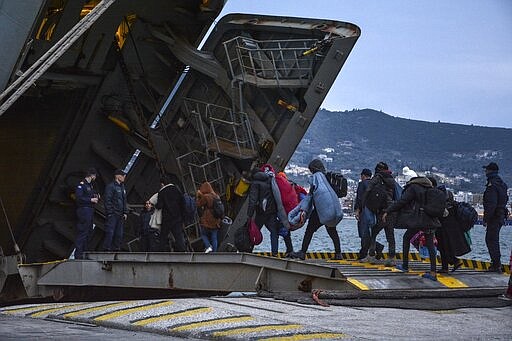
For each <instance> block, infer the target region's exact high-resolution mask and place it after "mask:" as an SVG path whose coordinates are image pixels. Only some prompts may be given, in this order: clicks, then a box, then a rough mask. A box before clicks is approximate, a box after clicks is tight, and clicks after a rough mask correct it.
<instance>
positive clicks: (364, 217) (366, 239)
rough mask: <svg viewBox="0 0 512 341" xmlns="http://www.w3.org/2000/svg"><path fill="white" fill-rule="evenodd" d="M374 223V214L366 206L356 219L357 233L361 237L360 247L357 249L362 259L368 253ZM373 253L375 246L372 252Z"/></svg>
mask: <svg viewBox="0 0 512 341" xmlns="http://www.w3.org/2000/svg"><path fill="white" fill-rule="evenodd" d="M374 225H375V214H373V212H372V211H370V210H369V209H368V208H366V207H365V208H364V209H363V211H362V212H361V215H360V217H359V220H358V221H357V233H358V235H359V238H361V249H360V250H359V258H360V259H362V258H364V257H366V256H367V255H368V250H369V249H370V244H371V234H372V232H371V231H372V228H373V226H374ZM373 255H375V247H374V254H373Z"/></svg>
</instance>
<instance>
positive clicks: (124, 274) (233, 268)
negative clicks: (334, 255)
mask: <svg viewBox="0 0 512 341" xmlns="http://www.w3.org/2000/svg"><path fill="white" fill-rule="evenodd" d="M19 271H20V275H21V278H22V280H23V282H24V285H25V288H26V289H27V293H28V296H30V297H37V296H43V297H44V296H52V295H55V292H56V291H59V290H60V289H62V288H76V289H78V288H79V287H82V288H83V287H96V288H119V289H120V290H121V291H122V290H125V289H126V288H130V289H137V288H138V289H158V290H167V291H168V292H169V293H170V291H169V290H187V291H210V292H233V291H241V292H244V291H250V292H254V291H270V292H283V291H286V292H298V291H306V292H310V291H311V290H313V289H330V290H342V291H357V290H358V288H357V287H356V286H355V285H353V284H351V283H350V282H348V281H347V279H346V278H345V276H343V275H342V274H341V273H340V272H339V271H338V270H337V269H335V268H334V267H332V266H328V265H318V264H309V263H304V262H296V261H293V260H285V259H279V258H271V257H265V256H258V255H254V254H245V253H216V254H214V255H212V254H204V253H123V252H113V253H89V254H87V259H85V260H67V261H62V262H52V263H38V264H27V265H22V266H20V267H19Z"/></svg>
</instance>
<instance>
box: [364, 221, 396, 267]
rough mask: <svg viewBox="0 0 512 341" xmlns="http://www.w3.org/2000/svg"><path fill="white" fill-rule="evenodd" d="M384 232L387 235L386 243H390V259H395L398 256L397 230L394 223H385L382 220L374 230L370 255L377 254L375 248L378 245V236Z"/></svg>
mask: <svg viewBox="0 0 512 341" xmlns="http://www.w3.org/2000/svg"><path fill="white" fill-rule="evenodd" d="M382 230H384V232H385V233H386V241H387V242H388V252H389V257H390V258H394V257H395V255H396V243H395V228H394V223H393V222H392V221H386V222H383V221H382V220H381V219H380V218H379V219H378V221H377V223H376V224H375V225H374V226H373V228H372V234H371V237H370V239H371V241H370V255H372V256H373V255H374V254H375V247H376V243H377V236H378V235H379V233H380V231H382Z"/></svg>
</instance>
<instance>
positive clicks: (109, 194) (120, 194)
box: [103, 169, 128, 251]
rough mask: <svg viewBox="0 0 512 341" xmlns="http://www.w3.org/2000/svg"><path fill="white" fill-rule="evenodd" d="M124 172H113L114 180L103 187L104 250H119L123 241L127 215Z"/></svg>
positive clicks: (118, 170)
mask: <svg viewBox="0 0 512 341" xmlns="http://www.w3.org/2000/svg"><path fill="white" fill-rule="evenodd" d="M125 177H126V173H125V172H124V171H122V170H121V169H117V170H116V171H115V172H114V181H113V182H111V183H110V184H108V185H107V187H106V188H105V195H104V200H105V213H106V214H107V221H106V222H105V236H104V239H103V250H104V251H119V250H120V249H121V243H122V241H123V233H124V222H125V220H126V218H127V217H128V203H127V201H126V190H125V189H124V180H125Z"/></svg>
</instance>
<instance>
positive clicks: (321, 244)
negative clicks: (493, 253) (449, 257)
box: [254, 218, 512, 264]
mask: <svg viewBox="0 0 512 341" xmlns="http://www.w3.org/2000/svg"><path fill="white" fill-rule="evenodd" d="M337 229H338V234H339V235H340V240H341V251H342V252H358V251H359V248H360V245H361V244H360V243H361V240H360V239H359V237H358V235H357V221H356V220H355V219H350V218H345V219H343V220H342V221H341V223H339V224H338V227H337ZM305 230H306V228H305V227H303V228H302V229H300V230H297V231H294V232H292V242H293V247H294V250H300V247H301V245H302V237H303V236H304V232H305ZM261 231H262V233H263V242H262V243H261V244H260V245H258V246H256V247H255V248H254V251H270V233H269V232H268V230H267V229H266V228H263V229H262V230H261ZM404 232H405V231H404V230H395V240H396V247H397V252H401V251H402V236H403V234H404ZM471 239H472V242H473V245H472V246H471V250H472V251H471V252H470V253H468V254H467V255H464V256H463V258H467V259H475V260H483V261H489V260H490V259H489V253H488V251H487V246H486V245H485V228H484V227H483V226H480V225H476V226H475V227H473V229H472V230H471ZM377 240H379V241H380V242H381V243H382V244H384V245H385V249H384V251H385V252H387V243H386V238H385V235H384V231H382V232H381V234H380V235H379V236H378V238H377ZM500 246H501V262H502V263H504V264H508V262H509V256H510V251H511V249H512V226H504V227H502V228H501V233H500ZM285 250H286V248H285V246H284V241H283V239H282V238H279V251H283V252H284V251H285ZM413 250H414V247H412V246H411V251H413ZM308 251H327V252H333V251H334V247H333V245H332V241H331V238H329V235H328V234H327V232H326V230H325V227H321V228H320V229H319V230H318V231H317V232H316V233H315V234H314V235H313V240H312V241H311V244H310V246H309V249H308Z"/></svg>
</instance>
